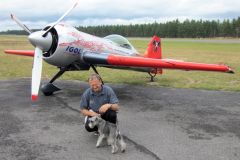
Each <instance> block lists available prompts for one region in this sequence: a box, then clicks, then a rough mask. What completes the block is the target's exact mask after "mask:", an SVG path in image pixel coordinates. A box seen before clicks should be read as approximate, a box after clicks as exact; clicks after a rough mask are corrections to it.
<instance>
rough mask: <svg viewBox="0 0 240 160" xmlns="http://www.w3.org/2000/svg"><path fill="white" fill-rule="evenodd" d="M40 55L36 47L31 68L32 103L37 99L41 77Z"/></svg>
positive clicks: (40, 52) (40, 51)
mask: <svg viewBox="0 0 240 160" xmlns="http://www.w3.org/2000/svg"><path fill="white" fill-rule="evenodd" d="M42 54H43V52H42V50H41V49H40V48H38V47H36V49H35V54H34V60H33V68H32V101H35V100H37V98H38V91H39V86H40V82H41V75H42Z"/></svg>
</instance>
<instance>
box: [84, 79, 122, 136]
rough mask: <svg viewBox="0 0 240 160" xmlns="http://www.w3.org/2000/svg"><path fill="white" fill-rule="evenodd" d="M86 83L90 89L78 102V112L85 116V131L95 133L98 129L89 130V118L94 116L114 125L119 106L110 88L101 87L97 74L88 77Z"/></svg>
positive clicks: (100, 80)
mask: <svg viewBox="0 0 240 160" xmlns="http://www.w3.org/2000/svg"><path fill="white" fill-rule="evenodd" d="M88 83H89V85H90V88H88V89H87V90H86V91H85V92H84V93H83V95H82V99H81V101H80V111H81V113H82V114H83V115H85V116H86V118H85V128H86V130H87V131H89V132H93V131H97V129H98V128H96V127H95V128H93V129H91V128H90V127H89V125H88V119H89V117H92V116H96V115H99V116H101V117H102V118H103V119H104V120H106V121H108V122H110V123H114V124H116V122H117V111H118V110H119V105H118V99H117V97H116V94H115V93H114V91H113V90H112V88H110V87H109V86H106V85H103V83H102V79H101V77H100V76H99V75H98V74H92V75H90V77H89V79H88Z"/></svg>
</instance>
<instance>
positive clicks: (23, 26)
mask: <svg viewBox="0 0 240 160" xmlns="http://www.w3.org/2000/svg"><path fill="white" fill-rule="evenodd" d="M11 19H12V20H14V21H15V22H16V23H17V24H18V25H19V26H20V27H21V28H22V29H23V30H24V31H26V32H28V33H29V34H31V33H32V31H31V30H30V29H29V28H28V27H27V26H26V25H25V24H23V23H22V22H21V21H20V20H19V19H18V18H17V17H16V16H14V15H13V14H11Z"/></svg>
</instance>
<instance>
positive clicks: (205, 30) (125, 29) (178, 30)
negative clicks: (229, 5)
mask: <svg viewBox="0 0 240 160" xmlns="http://www.w3.org/2000/svg"><path fill="white" fill-rule="evenodd" d="M76 28H77V29H78V30H80V31H82V32H86V33H89V34H93V35H96V36H100V37H104V36H107V35H110V34H120V35H122V36H126V37H151V36H153V35H158V36H160V37H163V38H165V37H169V38H211V37H240V17H238V18H236V19H232V20H229V19H226V20H223V21H219V20H212V21H210V20H188V19H186V20H185V21H183V22H180V21H179V20H178V19H176V20H173V21H169V22H165V23H157V22H155V23H151V24H150V23H149V24H134V25H132V24H130V25H101V26H87V27H83V26H78V27H76ZM1 34H3V32H1ZM4 34H18V35H22V34H26V33H25V32H24V31H13V30H11V31H7V32H4Z"/></svg>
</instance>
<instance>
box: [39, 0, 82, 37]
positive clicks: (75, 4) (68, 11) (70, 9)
mask: <svg viewBox="0 0 240 160" xmlns="http://www.w3.org/2000/svg"><path fill="white" fill-rule="evenodd" d="M78 3H79V1H77V2H76V3H74V5H73V6H72V7H71V8H69V9H68V10H67V11H66V12H65V13H64V14H63V15H62V17H60V18H59V19H58V20H57V21H56V22H55V23H54V24H53V25H52V26H51V27H49V28H48V29H47V30H46V32H45V33H44V34H43V35H42V36H43V37H45V36H46V35H47V33H48V32H49V31H50V30H51V29H52V28H53V27H54V26H55V25H57V24H58V23H59V22H60V21H61V20H62V19H63V18H64V17H65V16H66V15H68V14H69V13H70V12H71V11H72V10H73V9H74V8H75V7H76V6H77V5H78Z"/></svg>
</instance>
